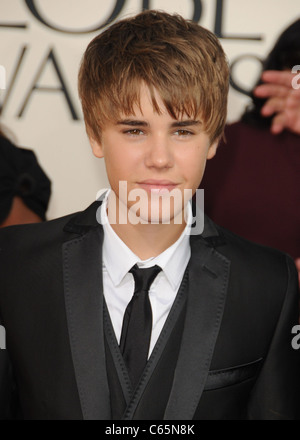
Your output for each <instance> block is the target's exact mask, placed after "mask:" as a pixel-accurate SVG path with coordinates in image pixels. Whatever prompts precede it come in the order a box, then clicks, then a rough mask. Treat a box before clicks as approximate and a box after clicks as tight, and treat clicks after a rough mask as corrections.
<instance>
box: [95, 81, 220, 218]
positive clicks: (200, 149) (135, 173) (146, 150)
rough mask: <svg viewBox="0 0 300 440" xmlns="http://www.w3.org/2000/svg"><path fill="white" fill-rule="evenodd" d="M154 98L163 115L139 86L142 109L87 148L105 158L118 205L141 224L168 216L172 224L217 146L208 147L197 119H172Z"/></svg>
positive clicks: (106, 129)
mask: <svg viewBox="0 0 300 440" xmlns="http://www.w3.org/2000/svg"><path fill="white" fill-rule="evenodd" d="M156 99H157V102H158V104H159V106H160V109H161V114H158V113H156V112H155V110H154V109H153V106H152V103H151V97H150V93H149V90H148V88H147V87H145V86H142V87H141V95H140V104H141V106H140V107H141V108H139V107H138V106H136V107H135V109H134V113H133V114H132V115H122V114H121V115H120V118H119V120H118V121H117V122H116V123H113V122H110V123H108V124H107V125H106V126H105V127H104V129H103V130H102V136H101V142H100V143H99V142H96V141H94V140H91V145H92V148H93V153H94V154H95V156H96V157H104V160H105V165H106V171H107V176H108V180H109V182H110V185H111V189H112V190H113V191H114V193H115V195H116V202H117V204H118V206H123V207H124V206H125V207H126V208H125V210H127V212H128V211H129V210H131V211H132V212H136V213H137V214H138V215H139V216H140V218H141V220H142V221H143V222H152V223H161V222H164V221H165V222H167V223H168V221H167V220H168V217H169V218H170V222H172V221H174V218H175V219H176V218H177V219H178V218H181V219H182V218H183V217H182V214H183V210H184V205H185V204H186V203H187V197H188V199H190V198H191V196H192V195H193V194H194V193H195V191H196V189H197V188H198V186H199V184H200V182H201V179H202V176H203V172H204V169H205V164H206V160H207V159H210V158H212V157H213V156H214V155H215V152H216V146H217V143H214V144H212V145H211V144H210V141H209V137H208V135H207V134H206V133H204V130H203V123H202V121H201V118H199V119H195V120H194V119H190V118H188V117H187V116H183V117H182V118H181V119H179V120H177V119H173V118H172V117H171V116H170V115H169V113H168V112H167V110H166V108H165V106H164V104H163V102H162V101H161V99H160V97H159V96H158V95H157V94H156ZM120 182H122V183H121V184H120ZM171 194H173V197H170V195H171ZM137 208H138V210H137ZM118 209H119V208H117V211H118Z"/></svg>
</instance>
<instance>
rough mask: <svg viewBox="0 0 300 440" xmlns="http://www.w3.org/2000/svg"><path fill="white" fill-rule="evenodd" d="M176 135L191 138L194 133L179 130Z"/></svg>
mask: <svg viewBox="0 0 300 440" xmlns="http://www.w3.org/2000/svg"><path fill="white" fill-rule="evenodd" d="M175 134H176V135H178V136H190V135H192V134H193V133H192V132H191V131H189V130H177V131H176V132H175Z"/></svg>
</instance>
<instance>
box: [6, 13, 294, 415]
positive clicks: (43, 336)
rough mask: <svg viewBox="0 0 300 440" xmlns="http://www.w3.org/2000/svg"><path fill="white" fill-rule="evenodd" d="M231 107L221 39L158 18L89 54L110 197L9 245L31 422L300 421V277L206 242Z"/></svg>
mask: <svg viewBox="0 0 300 440" xmlns="http://www.w3.org/2000/svg"><path fill="white" fill-rule="evenodd" d="M227 92H228V66H227V63H226V58H225V55H224V52H223V50H222V48H221V46H220V44H219V42H218V40H217V38H216V37H215V36H214V35H213V34H212V33H211V32H209V31H207V30H205V29H203V28H202V27H200V26H198V25H197V24H195V23H192V22H189V21H186V20H184V19H182V18H181V17H180V16H177V15H169V14H167V13H164V12H156V11H146V12H143V13H141V14H139V15H137V16H135V17H133V18H127V19H125V20H123V21H120V22H117V23H115V24H113V25H112V26H111V27H110V28H108V29H107V30H106V31H104V32H103V33H102V34H100V35H99V36H97V37H96V38H95V39H94V40H93V41H92V42H91V43H90V44H89V46H88V48H87V50H86V52H85V55H84V58H83V61H82V65H81V68H80V74H79V94H80V98H81V101H82V107H83V112H84V118H85V123H86V128H87V133H88V136H89V139H90V142H91V146H92V149H93V153H94V154H95V155H96V156H97V157H99V158H104V160H105V164H106V170H107V175H108V178H109V181H110V184H111V191H110V192H109V193H105V194H104V196H103V197H102V198H101V200H99V201H97V202H95V203H93V204H92V205H91V206H90V207H89V208H87V210H86V211H84V212H81V213H76V214H72V215H69V216H67V217H64V218H60V219H57V220H54V221H51V222H47V223H45V224H43V225H35V226H33V225H27V226H19V227H11V228H6V230H5V231H3V232H1V235H0V243H1V245H0V246H1V253H0V267H1V279H0V286H1V296H0V311H1V322H2V325H3V327H4V328H5V330H6V350H5V354H4V350H2V352H1V355H2V358H3V362H4V361H5V356H6V355H7V356H9V357H10V361H11V368H12V371H13V378H14V384H15V385H14V396H15V397H16V396H17V397H18V399H17V404H16V403H15V406H14V408H17V410H18V411H17V414H18V415H19V416H20V417H24V418H26V419H46V418H48V419H82V418H83V419H107V420H108V419H123V420H138V419H140V420H145V419H152V420H153V419H154V420H155V419H156V420H159V419H166V420H191V419H297V418H298V417H299V404H298V400H299V390H300V375H299V371H300V370H299V367H300V358H299V357H300V352H299V351H297V350H295V349H294V348H295V344H294V348H293V347H292V338H293V336H294V337H295V335H294V334H293V333H292V329H294V330H295V328H296V329H297V327H295V325H297V324H298V292H297V273H296V269H295V266H294V263H293V261H292V260H291V258H289V257H288V256H286V255H285V254H282V253H280V252H278V251H276V250H272V249H267V248H264V247H261V246H258V245H255V244H252V243H250V242H247V241H246V240H243V239H241V238H239V237H237V236H235V235H233V234H231V233H230V232H228V231H226V230H224V229H222V228H221V227H219V226H217V225H215V224H214V223H213V222H212V221H210V220H209V219H208V218H205V224H204V230H203V231H202V230H200V231H198V233H195V230H194V229H192V227H191V224H192V223H193V214H194V213H195V211H196V212H197V209H198V208H197V206H196V207H195V206H193V207H191V204H190V203H189V202H187V197H186V194H187V195H188V197H189V198H192V196H193V195H195V193H196V189H197V188H198V186H199V183H200V181H201V178H202V175H203V172H204V168H205V162H206V160H207V159H210V158H211V157H213V156H214V154H215V152H216V148H217V143H218V140H219V139H220V137H221V136H222V132H223V127H224V124H225V120H226V106H227ZM216 184H217V182H216ZM194 198H196V199H197V197H194ZM197 218H198V217H197V215H196V219H197ZM195 229H196V232H197V225H196V227H195ZM200 229H201V228H200ZM153 268H154V269H153ZM149 273H150V280H149V284H148V285H147V286H146V284H145V283H146V281H145V277H144V274H146V275H149ZM151 282H152V284H151ZM149 285H150V287H149ZM133 293H134V295H133ZM146 336H147V338H146V339H147V340H146V339H144V337H146ZM5 369H6V371H7V372H9V365H3V366H2V370H3V371H4V370H5ZM2 383H4V382H2ZM5 383H6V385H7V383H8V382H7V381H6V382H5ZM7 388H8V387H7V386H6V389H5V392H4V391H3V395H4V394H5V396H9V395H10V393H9V391H10V390H8V389H7ZM7 401H8V399H6V400H5V399H4V397H3V399H2V402H3V403H2V407H3V412H5V410H7ZM13 402H15V400H14V401H13Z"/></svg>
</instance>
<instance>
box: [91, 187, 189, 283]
mask: <svg viewBox="0 0 300 440" xmlns="http://www.w3.org/2000/svg"><path fill="white" fill-rule="evenodd" d="M107 198H108V192H107V193H106V195H105V198H104V200H103V203H102V205H101V211H100V216H101V223H102V225H103V230H104V242H103V264H104V266H105V268H106V270H107V272H108V274H109V276H110V278H111V280H112V282H113V284H114V285H115V286H118V285H119V284H120V283H121V282H122V280H123V278H124V277H125V275H126V274H127V273H128V272H129V270H130V269H131V268H132V266H134V265H135V264H137V265H138V266H139V267H150V266H154V265H155V264H157V265H158V266H160V267H161V268H162V271H163V273H164V274H165V276H166V278H167V280H168V281H169V283H170V284H171V286H172V288H173V289H174V290H177V289H178V288H179V285H180V282H181V279H182V277H183V273H184V271H185V268H186V266H187V263H188V261H189V259H190V255H191V250H190V240H189V238H190V237H189V233H188V226H186V228H185V229H184V231H183V232H182V234H181V235H180V237H179V238H178V240H177V241H176V242H175V243H173V244H172V245H171V246H170V247H169V248H167V249H166V250H165V251H164V252H162V253H161V254H159V255H158V256H157V257H153V258H149V259H147V260H140V259H139V257H138V256H137V255H135V254H134V253H133V252H132V251H131V250H130V249H129V248H128V246H126V244H125V243H124V242H123V241H122V240H121V239H120V237H119V236H118V235H117V234H116V233H115V231H114V230H113V229H112V227H111V225H110V224H109V221H108V217H107V212H106V209H107ZM191 218H192V209H191V206H190V203H189V204H188V219H187V224H189V223H190V222H191Z"/></svg>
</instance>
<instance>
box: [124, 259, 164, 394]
mask: <svg viewBox="0 0 300 440" xmlns="http://www.w3.org/2000/svg"><path fill="white" fill-rule="evenodd" d="M160 271H161V268H160V267H159V266H153V267H149V268H146V269H140V268H139V267H138V266H137V265H134V266H133V268H132V269H131V270H130V272H131V273H132V274H133V277H134V282H135V289H134V293H133V296H132V299H131V301H130V302H129V304H128V306H127V308H126V310H125V313H124V318H123V326H122V333H121V340H120V350H121V353H122V355H123V358H124V361H125V364H126V366H127V369H128V373H129V377H130V380H131V383H132V386H133V388H135V386H136V385H137V382H138V381H139V379H140V376H141V374H142V372H143V370H144V368H145V365H146V363H147V358H148V352H149V345H150V338H151V331H152V309H151V304H150V300H149V295H148V292H149V289H150V286H151V284H152V283H153V281H154V279H155V277H156V276H157V274H158V273H159V272H160Z"/></svg>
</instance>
